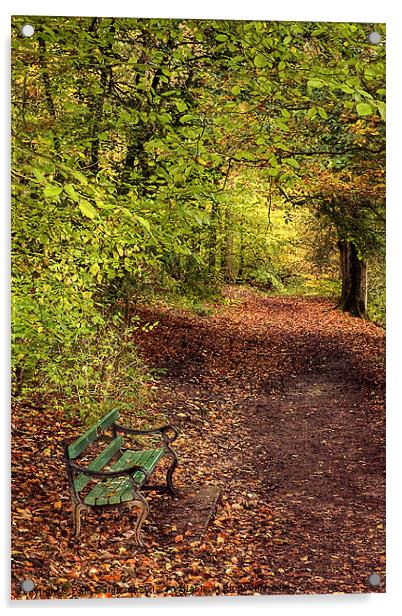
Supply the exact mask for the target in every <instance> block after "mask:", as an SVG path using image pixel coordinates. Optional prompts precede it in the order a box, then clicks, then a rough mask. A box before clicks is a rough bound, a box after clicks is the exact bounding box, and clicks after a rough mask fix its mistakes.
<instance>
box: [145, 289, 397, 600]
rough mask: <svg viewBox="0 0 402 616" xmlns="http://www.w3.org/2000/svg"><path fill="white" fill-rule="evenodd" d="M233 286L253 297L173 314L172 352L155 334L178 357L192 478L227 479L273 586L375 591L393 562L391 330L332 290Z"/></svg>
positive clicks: (236, 528) (170, 381)
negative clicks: (387, 380) (336, 300)
mask: <svg viewBox="0 0 402 616" xmlns="http://www.w3.org/2000/svg"><path fill="white" fill-rule="evenodd" d="M229 294H230V295H231V296H232V297H233V299H234V300H236V299H238V300H240V299H241V302H242V303H240V305H238V306H236V305H234V306H232V307H230V308H229V309H227V310H224V311H223V312H222V313H221V314H219V315H218V316H216V317H214V318H210V317H208V318H204V319H200V318H198V319H193V318H187V319H186V318H183V315H181V316H180V318H178V316H177V315H174V314H172V313H168V314H166V315H165V316H163V315H162V314H160V315H159V318H160V326H159V332H158V334H157V336H158V337H159V343H160V347H158V348H159V352H160V355H159V356H158V351H157V350H156V346H157V345H155V339H153V340H152V352H151V353H150V354H148V355H147V351H149V350H150V349H148V347H147V341H146V340H144V341H143V350H144V353H145V355H146V356H147V357H148V359H149V360H151V359H152V358H153V361H155V357H157V361H156V365H159V366H160V367H162V366H163V367H166V366H168V373H167V374H166V376H165V377H164V378H163V379H162V383H161V387H160V390H159V394H160V395H161V397H162V400H161V404H162V405H164V408H169V409H170V415H171V417H172V419H173V420H174V421H175V422H176V423H178V424H179V425H180V427H181V430H182V434H183V438H182V442H183V445H182V448H183V449H182V451H181V455H182V457H184V465H185V469H184V470H183V471H182V476H181V478H180V481H181V482H182V483H183V484H184V485H191V484H192V483H194V481H195V484H196V485H198V483H197V480H195V477H194V474H196V475H198V476H201V477H202V480H203V481H205V482H207V483H208V482H210V483H215V484H217V485H219V486H220V487H221V489H222V495H223V497H222V501H223V508H224V516H223V521H222V528H224V529H225V530H226V531H227V536H224V537H223V539H224V542H225V544H226V542H227V541H229V542H230V540H233V538H234V539H235V538H236V535H238V536H239V535H240V536H241V537H242V541H243V543H244V545H243V547H244V546H247V547H248V548H249V550H248V553H249V554H250V555H251V556H250V558H249V562H250V563H254V565H256V567H255V569H257V570H258V565H260V571H259V573H260V578H261V577H262V578H264V582H260V583H261V585H262V586H264V585H265V586H266V590H267V592H314V591H316V592H359V591H368V590H370V588H368V587H367V584H366V580H367V577H368V575H370V573H371V572H372V571H376V572H377V573H379V574H380V575H382V576H384V568H385V565H384V530H383V524H384V498H385V495H384V490H385V488H384V459H385V456H384V454H385V452H384V440H383V439H384V421H383V420H384V415H383V412H382V411H381V409H382V403H381V396H382V391H383V389H382V388H383V382H382V378H383V374H382V368H383V363H382V361H383V357H382V355H381V351H382V345H383V339H384V335H383V332H382V330H381V329H379V328H376V327H375V326H373V325H371V324H367V323H363V322H361V321H359V320H356V319H353V318H351V317H347V316H344V315H340V314H339V313H338V312H337V311H334V310H332V307H331V305H330V304H329V303H328V302H325V301H318V300H311V299H310V300H308V299H299V300H297V299H293V298H292V299H283V298H262V297H260V296H256V295H253V294H252V293H247V292H246V293H245V292H244V291H243V292H241V293H239V291H235V290H229ZM176 319H177V321H176ZM188 437H190V438H188ZM194 458H195V459H196V460H197V464H198V472H197V467H196V466H195V465H194ZM186 471H187V472H186ZM195 489H196V487H195ZM239 512H240V513H241V515H239V517H238V519H237V520H236V514H237V513H239ZM167 515H168V514H167ZM218 516H219V511H218ZM218 519H219V517H218ZM186 528H188V527H186ZM251 546H252V547H251ZM250 548H251V549H250ZM246 551H247V550H246ZM256 563H257V564H256ZM265 566H268V567H269V572H268V573H271V575H268V576H267V575H266V574H267V572H266V570H265V569H264V567H265ZM254 573H255V570H254ZM272 573H274V575H272ZM261 574H262V575H261ZM278 574H279V575H278ZM243 577H245V578H247V580H245V586H247V583H248V582H249V581H250V579H251V578H250V576H243ZM249 578H250V579H249ZM384 588H385V586H384V585H383V586H382V587H381V590H384Z"/></svg>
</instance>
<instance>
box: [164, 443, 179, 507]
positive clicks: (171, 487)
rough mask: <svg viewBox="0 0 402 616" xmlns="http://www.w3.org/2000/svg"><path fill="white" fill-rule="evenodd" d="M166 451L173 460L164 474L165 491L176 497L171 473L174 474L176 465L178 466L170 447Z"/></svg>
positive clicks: (176, 493)
mask: <svg viewBox="0 0 402 616" xmlns="http://www.w3.org/2000/svg"><path fill="white" fill-rule="evenodd" d="M168 451H169V454H170V457H171V458H173V461H172V464H171V465H170V466H169V468H168V470H167V473H166V483H167V489H168V492H169V494H171V495H172V496H178V492H177V490H176V488H175V487H174V485H173V473H174V472H175V470H176V467H177V464H178V462H177V456H176V453H175V452H174V451H173V449H172V448H171V447H169V450H168Z"/></svg>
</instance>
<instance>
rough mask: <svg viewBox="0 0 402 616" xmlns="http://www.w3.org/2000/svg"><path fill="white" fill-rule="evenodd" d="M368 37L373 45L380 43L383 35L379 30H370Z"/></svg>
mask: <svg viewBox="0 0 402 616" xmlns="http://www.w3.org/2000/svg"><path fill="white" fill-rule="evenodd" d="M367 38H368V40H369V43H371V44H372V45H378V43H379V42H380V41H381V38H382V36H381V34H380V33H379V32H370V34H369V35H368V37H367Z"/></svg>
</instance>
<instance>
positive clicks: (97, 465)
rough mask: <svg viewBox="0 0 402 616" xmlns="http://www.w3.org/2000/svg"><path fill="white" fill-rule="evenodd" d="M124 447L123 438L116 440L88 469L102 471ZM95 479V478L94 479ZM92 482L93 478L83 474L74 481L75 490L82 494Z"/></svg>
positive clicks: (119, 437)
mask: <svg viewBox="0 0 402 616" xmlns="http://www.w3.org/2000/svg"><path fill="white" fill-rule="evenodd" d="M122 445H123V439H122V437H121V436H118V437H117V438H115V439H114V440H113V441H112V442H111V443H109V445H108V446H107V447H106V448H105V449H104V450H103V451H102V453H101V454H100V455H99V456H98V457H97V458H96V459H95V460H94V461H93V462H91V463H90V464H88V468H89V470H91V471H101V470H102V469H103V468H104V467H105V466H106V464H107V463H108V462H110V460H111V459H112V458H113V456H114V454H115V453H116V451H118V450H119V449H120V447H122ZM92 479H93V478H92ZM90 481H91V477H88V475H85V474H84V473H82V474H81V475H79V476H78V477H77V478H76V479H75V480H74V485H75V489H76V490H77V492H80V491H81V490H83V489H84V488H85V486H86V485H88V483H89V482H90Z"/></svg>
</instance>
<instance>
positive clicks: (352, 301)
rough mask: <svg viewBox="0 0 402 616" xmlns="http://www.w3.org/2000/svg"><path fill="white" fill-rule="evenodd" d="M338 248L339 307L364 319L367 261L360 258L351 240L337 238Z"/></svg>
mask: <svg viewBox="0 0 402 616" xmlns="http://www.w3.org/2000/svg"><path fill="white" fill-rule="evenodd" d="M338 248H339V252H340V258H341V272H342V294H341V299H340V301H339V308H340V309H341V310H342V311H343V312H349V313H350V314H351V315H353V316H355V317H361V318H362V319H364V318H366V317H367V262H366V261H365V260H364V259H360V257H359V255H358V253H357V249H356V246H355V245H354V244H353V242H350V241H348V240H339V242H338Z"/></svg>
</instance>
